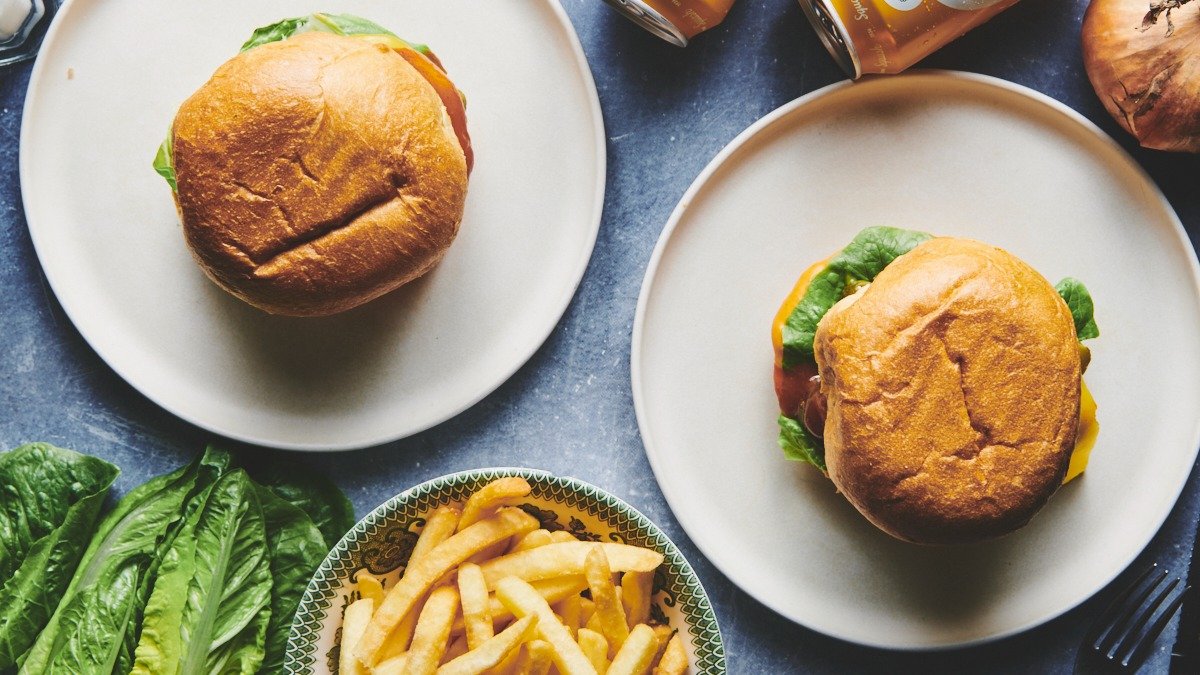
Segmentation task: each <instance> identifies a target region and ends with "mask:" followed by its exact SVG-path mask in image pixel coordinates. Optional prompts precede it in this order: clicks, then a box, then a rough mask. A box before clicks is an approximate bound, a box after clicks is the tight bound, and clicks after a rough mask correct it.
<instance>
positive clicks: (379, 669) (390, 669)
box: [371, 654, 408, 675]
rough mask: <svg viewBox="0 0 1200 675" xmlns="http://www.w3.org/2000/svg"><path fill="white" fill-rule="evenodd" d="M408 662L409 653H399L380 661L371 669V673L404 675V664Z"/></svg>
mask: <svg viewBox="0 0 1200 675" xmlns="http://www.w3.org/2000/svg"><path fill="white" fill-rule="evenodd" d="M407 664H408V654H397V655H396V656H393V657H392V658H390V659H387V660H385V661H380V662H379V665H377V666H375V667H374V668H372V669H371V675H404V666H405V665H407Z"/></svg>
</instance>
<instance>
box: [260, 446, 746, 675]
mask: <svg viewBox="0 0 1200 675" xmlns="http://www.w3.org/2000/svg"><path fill="white" fill-rule="evenodd" d="M503 476H521V477H523V478H525V479H526V480H528V481H529V483H530V485H531V486H532V487H533V493H532V494H531V495H530V496H531V498H533V499H535V500H540V501H546V502H554V503H556V504H562V505H563V506H565V507H567V508H569V509H572V510H574V511H577V512H583V513H586V514H588V515H589V516H591V517H592V518H594V519H595V520H597V521H599V522H600V523H603V524H604V525H606V526H607V527H609V528H611V534H610V535H608V536H609V538H610V539H612V540H614V541H621V542H625V543H629V544H633V545H637V546H644V547H646V548H651V549H654V550H656V551H660V552H661V553H663V554H664V555H665V556H666V559H665V561H664V563H663V566H662V567H661V568H660V570H661V572H660V574H661V575H662V576H661V579H660V580H659V581H656V589H658V587H659V586H660V584H661V589H659V590H661V593H662V596H663V598H662V600H661V601H660V602H661V603H662V604H665V605H667V606H670V607H672V608H673V609H674V610H675V611H677V612H678V613H679V615H680V616H682V617H683V619H684V621H685V622H686V623H687V625H688V627H689V630H688V633H689V634H690V637H691V648H692V651H693V653H694V655H695V661H694V665H695V666H696V672H698V673H705V674H712V675H723V674H724V673H725V672H726V664H725V647H724V644H723V643H722V641H721V632H720V628H719V627H718V626H717V617H716V614H715V613H714V612H713V608H712V603H710V602H709V599H708V595H707V594H706V593H705V592H704V587H703V586H702V585H701V584H700V579H699V578H697V576H696V573H695V571H694V570H692V566H691V565H689V564H688V562H687V560H686V559H684V557H683V554H682V553H680V551H679V549H678V548H677V547H676V546H675V544H674V543H672V542H671V540H670V539H668V538H667V536H666V535H665V534H663V532H662V531H661V530H659V529H658V527H657V526H656V525H654V523H652V522H651V521H650V519H648V518H646V516H644V515H642V514H641V513H640V512H638V510H637V509H635V508H633V507H632V506H630V505H629V504H626V503H625V502H624V501H621V500H620V499H618V498H617V497H614V496H613V495H611V494H609V493H608V492H605V491H604V490H601V489H600V488H598V487H596V486H594V485H591V484H589V483H585V482H583V481H580V480H576V479H574V478H566V477H561V476H554V475H553V474H550V473H548V472H545V471H537V470H534V469H524V468H494V469H476V470H471V471H462V472H459V473H453V474H449V475H446V476H442V477H440V478H434V479H433V480H430V481H427V482H425V483H422V484H420V485H418V486H416V487H414V488H411V489H409V490H406V491H405V492H402V493H400V494H398V495H396V496H395V497H392V498H391V499H389V500H388V501H387V502H385V503H384V504H382V505H381V506H379V507H378V508H376V509H375V510H374V511H372V512H371V513H370V514H368V515H367V516H366V517H365V518H363V519H362V520H361V521H359V523H358V524H357V525H355V526H354V528H353V529H351V530H350V531H349V532H347V533H346V535H345V536H343V537H342V540H341V541H339V542H338V544H337V546H335V547H334V548H333V550H332V551H330V553H329V555H328V556H327V557H326V558H325V561H324V562H322V563H321V566H320V567H319V568H317V571H316V573H315V574H314V575H313V578H312V580H311V581H310V582H309V584H308V588H307V590H305V592H304V597H303V598H302V599H301V600H300V606H299V609H298V610H297V612H296V618H295V619H294V620H293V621H292V629H291V634H290V636H289V638H288V647H287V655H286V657H285V660H284V664H283V672H284V673H285V674H287V675H311V674H312V673H315V672H316V668H317V664H318V663H319V662H320V661H321V660H322V658H325V657H326V656H327V655H324V654H320V653H318V652H319V649H320V644H319V643H320V639H321V634H322V629H323V628H324V625H325V623H326V622H327V620H328V619H329V617H330V615H331V613H332V614H335V615H340V613H341V611H342V609H343V607H342V606H341V605H336V606H335V603H336V601H337V600H338V598H339V597H340V596H342V594H343V589H344V586H345V580H347V579H349V578H350V577H351V576H352V575H353V574H354V573H355V572H356V571H358V570H359V569H362V568H363V567H368V566H369V567H371V568H377V569H378V568H389V567H399V566H400V565H402V564H403V562H404V561H406V560H407V556H408V552H409V551H410V550H411V541H405V539H407V534H408V532H409V529H408V528H409V527H411V526H413V525H423V520H422V518H423V517H424V515H425V514H427V513H429V512H430V511H432V510H433V509H434V508H437V507H438V506H442V505H445V504H449V503H451V502H462V501H464V500H465V499H466V498H467V497H468V496H469V495H470V494H471V493H473V492H474V491H475V490H477V489H479V488H480V487H482V486H483V485H485V484H487V483H488V482H490V481H493V480H495V479H497V478H501V477H503ZM551 515H553V514H551ZM571 521H572V522H571V528H572V529H573V528H574V527H575V526H576V525H577V524H578V521H577V520H576V519H575V518H572V519H571ZM396 523H402V524H403V528H399V529H398V528H396V527H395V524H396ZM397 531H399V532H401V534H402V535H404V536H402V537H401V538H400V540H395V541H386V542H384V545H383V546H380V545H379V539H380V538H381V535H382V534H384V533H385V532H387V533H388V535H389V536H388V538H389V539H396V537H395V536H394V533H395V532H397ZM414 538H415V537H414ZM373 571H375V569H373ZM379 571H383V569H379ZM658 595H659V593H658V592H656V598H657V597H658Z"/></svg>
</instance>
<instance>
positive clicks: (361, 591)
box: [355, 569, 383, 607]
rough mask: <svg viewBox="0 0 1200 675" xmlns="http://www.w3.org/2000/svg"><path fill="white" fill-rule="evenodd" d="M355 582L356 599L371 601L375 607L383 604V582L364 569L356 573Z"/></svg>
mask: <svg viewBox="0 0 1200 675" xmlns="http://www.w3.org/2000/svg"><path fill="white" fill-rule="evenodd" d="M355 581H356V582H357V583H358V597H360V598H362V599H364V600H371V601H372V602H374V603H375V606H376V607H378V606H379V603H381V602H383V582H381V581H380V580H379V577H377V576H375V575H374V574H371V573H370V572H368V571H366V570H365V569H364V570H359V571H358V576H357V577H355Z"/></svg>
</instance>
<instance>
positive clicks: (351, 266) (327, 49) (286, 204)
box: [172, 32, 467, 316]
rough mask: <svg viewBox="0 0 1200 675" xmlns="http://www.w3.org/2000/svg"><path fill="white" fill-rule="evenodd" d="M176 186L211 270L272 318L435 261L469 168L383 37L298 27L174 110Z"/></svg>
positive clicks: (376, 286) (455, 218)
mask: <svg viewBox="0 0 1200 675" xmlns="http://www.w3.org/2000/svg"><path fill="white" fill-rule="evenodd" d="M172 133H173V142H174V165H175V172H176V176H177V181H178V193H177V195H176V199H177V203H178V206H179V211H180V214H181V217H182V220H183V230H184V235H185V237H186V240H187V243H188V246H189V247H190V248H191V250H192V254H193V255H194V256H195V258H196V260H197V261H198V262H199V263H200V266H201V267H203V268H204V271H205V272H206V273H207V274H208V276H209V277H210V278H212V280H213V281H215V282H216V283H217V284H218V285H220V286H221V287H222V288H224V289H225V290H227V291H229V292H230V293H232V294H234V295H236V296H237V297H239V298H241V299H242V300H245V301H246V302H248V303H250V304H251V305H254V306H255V307H258V308H260V309H263V310H265V311H267V312H271V313H274V314H285V315H291V316H319V315H325V314H333V313H335V312H340V311H343V310H346V309H350V308H351V307H354V306H356V305H359V304H362V303H364V302H367V301H368V300H371V299H373V298H376V297H378V296H380V295H383V294H384V293H387V292H388V291H391V290H393V289H395V288H396V287H398V286H400V285H402V284H404V283H407V282H409V281H411V280H413V279H415V278H417V277H419V276H421V275H422V274H424V273H425V272H427V271H428V270H429V269H430V268H432V267H433V266H434V265H435V264H437V262H438V261H439V260H441V258H442V256H443V254H444V253H445V252H446V249H447V247H449V246H450V243H451V242H452V241H453V240H454V236H455V234H457V232H458V226H459V223H460V222H461V221H462V214H463V204H464V201H465V199H466V191H467V165H466V160H465V158H464V155H463V150H462V148H461V147H460V145H459V142H458V140H457V138H456V137H455V134H454V129H453V127H452V125H451V122H450V119H449V117H448V116H447V114H446V111H445V108H444V107H443V105H442V103H441V100H440V99H439V98H438V95H437V93H436V92H435V91H434V89H433V87H432V86H431V85H430V84H429V83H428V82H427V81H426V80H425V79H424V78H423V77H421V75H420V74H419V73H418V72H417V71H416V70H415V69H414V68H413V67H412V66H410V65H409V64H408V62H407V61H405V60H404V58H403V57H401V56H400V55H398V54H396V53H395V52H393V51H391V50H389V49H387V48H386V47H383V46H380V45H375V44H371V43H369V42H366V41H364V40H359V39H355V38H350V37H341V36H336V35H332V34H328V33H319V32H311V33H302V34H299V35H296V36H294V37H292V38H289V39H287V40H283V41H282V42H274V43H270V44H266V45H262V46H260V47H255V48H253V49H250V50H248V51H245V52H242V53H241V54H238V55H237V56H235V57H234V58H232V59H230V60H229V61H228V62H226V63H225V64H224V65H222V66H221V67H220V68H218V69H217V72H216V73H215V74H214V75H213V76H212V79H210V80H209V81H208V82H207V83H206V84H205V85H204V86H202V87H201V88H200V89H199V90H198V91H196V93H195V94H193V95H192V96H191V97H190V98H189V99H188V100H187V101H185V102H184V104H183V106H182V107H181V108H180V109H179V113H178V114H177V115H176V117H175V123H174V126H173V129H172Z"/></svg>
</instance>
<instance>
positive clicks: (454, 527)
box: [408, 506, 462, 565]
mask: <svg viewBox="0 0 1200 675" xmlns="http://www.w3.org/2000/svg"><path fill="white" fill-rule="evenodd" d="M461 516H462V512H461V511H459V510H458V509H457V508H455V507H453V506H439V507H437V509H435V510H434V512H433V513H431V514H430V515H429V517H428V518H426V519H425V528H424V529H422V530H421V534H420V535H418V536H417V543H416V544H413V550H412V553H411V554H409V556H408V564H409V565H413V564H415V563H417V562H418V561H420V560H421V558H423V557H425V555H426V554H427V553H429V552H430V551H432V550H433V548H434V547H435V546H437V545H438V544H440V543H442V542H443V541H446V540H447V539H449V538H450V536H451V535H453V534H454V533H455V532H457V531H459V530H460V529H461V528H460V527H459V523H460V522H461V521H462V517H461Z"/></svg>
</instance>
